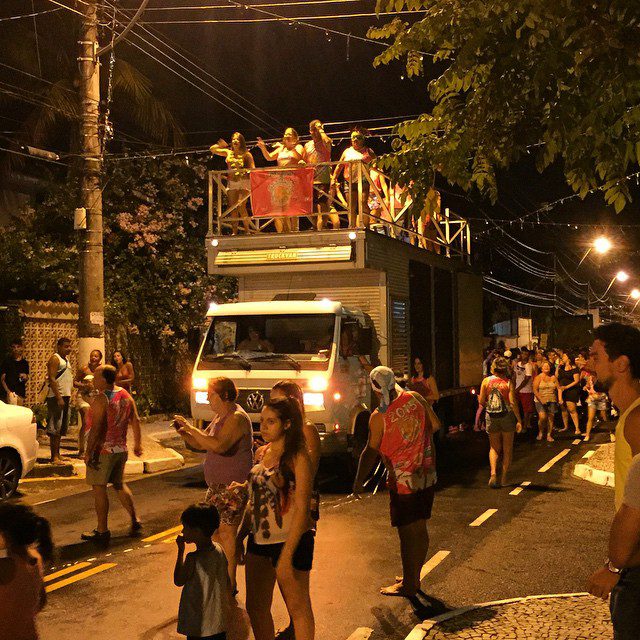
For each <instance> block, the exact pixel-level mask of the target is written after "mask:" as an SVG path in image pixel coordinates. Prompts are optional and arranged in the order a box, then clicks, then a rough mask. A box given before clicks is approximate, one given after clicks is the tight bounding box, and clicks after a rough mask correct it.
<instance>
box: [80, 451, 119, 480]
mask: <svg viewBox="0 0 640 640" xmlns="http://www.w3.org/2000/svg"><path fill="white" fill-rule="evenodd" d="M128 457H129V454H128V453H127V452H126V451H122V452H120V453H101V454H100V457H99V459H98V465H97V467H94V466H90V465H87V478H86V480H87V484H90V485H94V484H100V485H102V484H122V483H123V481H124V467H125V465H126V464H127V458H128Z"/></svg>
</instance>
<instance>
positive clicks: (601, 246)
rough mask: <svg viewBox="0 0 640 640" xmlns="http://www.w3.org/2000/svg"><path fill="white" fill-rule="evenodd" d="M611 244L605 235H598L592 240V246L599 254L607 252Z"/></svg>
mask: <svg viewBox="0 0 640 640" xmlns="http://www.w3.org/2000/svg"><path fill="white" fill-rule="evenodd" d="M611 246H612V245H611V240H609V238H606V237H605V236H600V237H599V238H596V239H595V240H594V241H593V248H594V249H595V251H596V253H599V254H600V255H602V254H603V253H607V251H609V250H610V249H611Z"/></svg>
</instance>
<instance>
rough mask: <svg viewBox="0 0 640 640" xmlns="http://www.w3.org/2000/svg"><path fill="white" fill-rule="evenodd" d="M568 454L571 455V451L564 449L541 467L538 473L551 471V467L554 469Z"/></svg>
mask: <svg viewBox="0 0 640 640" xmlns="http://www.w3.org/2000/svg"><path fill="white" fill-rule="evenodd" d="M567 453H571V449H563V450H562V451H561V452H560V453H559V454H558V455H557V456H555V457H554V458H551V460H549V462H547V464H545V465H544V466H543V467H540V468H539V469H538V473H545V471H549V469H551V467H553V465H554V464H555V463H556V462H558V461H559V460H562V458H564V457H565V456H566V455H567Z"/></svg>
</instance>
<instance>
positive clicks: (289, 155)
mask: <svg viewBox="0 0 640 640" xmlns="http://www.w3.org/2000/svg"><path fill="white" fill-rule="evenodd" d="M298 146H299V145H296V146H295V148H294V149H287V148H286V147H282V149H281V150H280V151H279V152H278V160H277V162H278V166H279V167H289V166H295V165H297V164H298V162H299V159H298V157H297V154H298V153H299V154H300V155H301V156H302V154H303V153H304V150H303V151H302V153H301V152H300V149H298Z"/></svg>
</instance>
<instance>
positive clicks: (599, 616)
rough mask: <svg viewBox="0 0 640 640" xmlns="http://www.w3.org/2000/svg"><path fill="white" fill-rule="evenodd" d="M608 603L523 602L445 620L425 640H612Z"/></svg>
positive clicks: (586, 598)
mask: <svg viewBox="0 0 640 640" xmlns="http://www.w3.org/2000/svg"><path fill="white" fill-rule="evenodd" d="M611 638H613V630H612V628H611V618H610V616H609V607H608V603H605V602H603V601H602V600H599V599H597V598H593V597H591V596H570V597H564V598H560V597H556V598H553V597H550V598H544V599H542V598H540V599H528V600H521V601H520V602H512V603H509V604H498V605H493V606H489V607H483V608H481V609H475V610H473V611H468V612H467V613H463V614H462V615H459V616H456V617H454V618H451V619H449V620H445V621H443V622H441V623H439V624H438V625H436V626H435V627H434V628H433V629H431V630H430V631H429V632H428V633H427V635H426V636H425V640H489V639H490V640H547V639H552V640H611Z"/></svg>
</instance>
